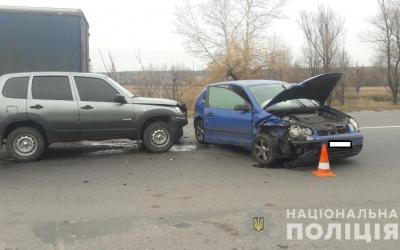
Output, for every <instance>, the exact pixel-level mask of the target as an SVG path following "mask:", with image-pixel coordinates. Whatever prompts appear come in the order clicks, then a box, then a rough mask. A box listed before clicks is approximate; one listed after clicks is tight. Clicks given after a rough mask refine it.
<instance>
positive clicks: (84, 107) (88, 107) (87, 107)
mask: <svg viewBox="0 0 400 250" xmlns="http://www.w3.org/2000/svg"><path fill="white" fill-rule="evenodd" d="M81 109H86V110H89V109H93V107H92V106H90V105H86V106H82V107H81Z"/></svg>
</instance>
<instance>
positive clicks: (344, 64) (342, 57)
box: [334, 47, 350, 105]
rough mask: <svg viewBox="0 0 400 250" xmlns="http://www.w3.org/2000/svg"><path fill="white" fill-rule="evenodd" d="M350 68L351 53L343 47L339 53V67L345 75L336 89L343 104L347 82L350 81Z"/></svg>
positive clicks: (336, 94) (338, 98)
mask: <svg viewBox="0 0 400 250" xmlns="http://www.w3.org/2000/svg"><path fill="white" fill-rule="evenodd" d="M349 68H350V59H349V55H348V53H347V52H346V50H345V49H344V47H343V49H342V51H341V52H340V54H339V64H338V69H340V71H341V72H342V73H343V76H342V78H341V79H340V81H339V83H338V86H337V87H336V88H335V89H334V93H335V97H336V99H337V100H338V101H339V103H340V104H341V105H343V104H344V101H345V91H346V83H347V81H348V73H349V72H348V70H349Z"/></svg>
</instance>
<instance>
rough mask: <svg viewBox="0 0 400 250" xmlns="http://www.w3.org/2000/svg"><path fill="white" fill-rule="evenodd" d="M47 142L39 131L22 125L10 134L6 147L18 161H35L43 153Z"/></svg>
mask: <svg viewBox="0 0 400 250" xmlns="http://www.w3.org/2000/svg"><path fill="white" fill-rule="evenodd" d="M46 144H47V143H46V141H45V139H44V137H43V135H42V134H41V133H40V132H39V131H37V130H36V129H34V128H31V127H21V128H17V129H14V130H13V131H11V133H10V134H9V135H8V137H7V141H6V148H7V151H8V153H9V154H10V156H11V157H12V158H13V159H15V160H16V161H21V162H24V161H35V160H37V159H39V158H40V156H41V155H42V154H43V152H44V150H45V148H46Z"/></svg>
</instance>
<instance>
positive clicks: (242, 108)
mask: <svg viewBox="0 0 400 250" xmlns="http://www.w3.org/2000/svg"><path fill="white" fill-rule="evenodd" d="M233 110H235V111H241V112H250V111H251V106H250V104H248V103H246V104H238V105H236V106H235V107H234V109H233Z"/></svg>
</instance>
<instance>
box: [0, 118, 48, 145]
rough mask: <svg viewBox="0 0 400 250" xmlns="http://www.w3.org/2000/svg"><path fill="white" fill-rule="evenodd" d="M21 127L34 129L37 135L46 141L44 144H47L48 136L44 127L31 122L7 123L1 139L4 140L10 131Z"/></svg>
mask: <svg viewBox="0 0 400 250" xmlns="http://www.w3.org/2000/svg"><path fill="white" fill-rule="evenodd" d="M21 127H30V128H34V129H36V130H37V131H38V132H39V133H41V134H42V135H43V138H44V140H45V141H46V143H49V135H48V134H47V133H46V130H45V129H44V127H43V126H42V125H41V124H40V123H38V122H36V121H33V120H26V121H14V122H11V123H9V124H8V125H7V126H6V128H5V130H4V134H3V137H2V138H3V140H4V139H6V138H7V137H8V136H9V134H10V133H11V132H12V131H14V130H15V129H17V128H21Z"/></svg>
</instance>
